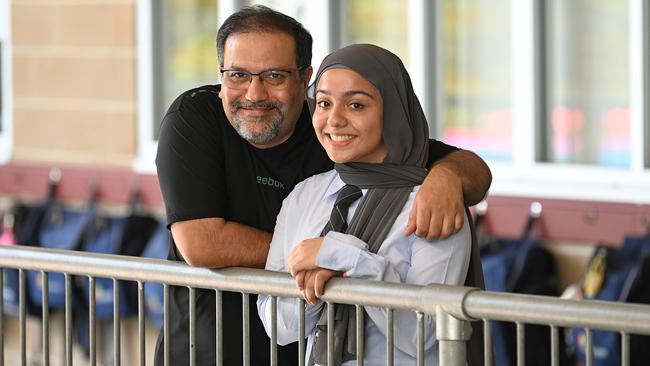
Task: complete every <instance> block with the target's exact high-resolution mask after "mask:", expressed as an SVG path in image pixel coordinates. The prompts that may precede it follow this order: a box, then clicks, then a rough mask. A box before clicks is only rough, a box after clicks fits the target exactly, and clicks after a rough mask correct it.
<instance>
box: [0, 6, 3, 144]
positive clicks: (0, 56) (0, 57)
mask: <svg viewBox="0 0 650 366" xmlns="http://www.w3.org/2000/svg"><path fill="white" fill-rule="evenodd" d="M0 11H1V10H0ZM3 46H4V44H3V43H2V40H0V134H1V133H2V131H3V128H4V126H3V124H2V121H3V120H4V109H3V107H4V103H3V102H4V100H3V98H4V90H3V88H2V87H3V79H2V77H3V76H4V75H2V72H3V64H4V62H3V61H4V59H3V57H4V55H3V51H4V50H3Z"/></svg>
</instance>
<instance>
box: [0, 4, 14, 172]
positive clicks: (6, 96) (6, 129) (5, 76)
mask: <svg viewBox="0 0 650 366" xmlns="http://www.w3.org/2000/svg"><path fill="white" fill-rule="evenodd" d="M9 7H10V4H9V1H8V0H0V164H1V163H4V162H7V161H8V160H9V159H10V157H11V146H12V139H11V134H12V132H11V103H12V102H11V48H10V47H11V45H10V37H9V32H10V22H9V20H10V17H9V15H10V9H9Z"/></svg>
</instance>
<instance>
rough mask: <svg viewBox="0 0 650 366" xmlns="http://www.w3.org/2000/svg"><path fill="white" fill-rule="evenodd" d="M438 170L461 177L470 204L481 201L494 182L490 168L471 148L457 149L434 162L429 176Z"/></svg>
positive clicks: (464, 194) (466, 200)
mask: <svg viewBox="0 0 650 366" xmlns="http://www.w3.org/2000/svg"><path fill="white" fill-rule="evenodd" d="M436 170H447V172H448V173H449V174H452V175H455V176H456V177H458V178H460V182H461V186H462V189H463V197H464V201H465V203H466V204H467V205H468V206H474V205H475V204H477V203H479V202H481V200H482V199H483V198H485V195H487V191H488V189H489V188H490V184H491V183H492V173H491V172H490V168H489V167H488V166H487V164H486V163H485V161H483V159H481V158H480V157H479V156H478V155H476V154H475V153H473V152H471V151H469V150H456V151H454V152H452V153H450V154H448V155H447V156H445V157H444V158H442V159H440V160H438V161H436V162H434V163H433V164H432V165H431V167H430V173H429V176H431V172H434V171H436ZM429 176H428V177H427V178H429Z"/></svg>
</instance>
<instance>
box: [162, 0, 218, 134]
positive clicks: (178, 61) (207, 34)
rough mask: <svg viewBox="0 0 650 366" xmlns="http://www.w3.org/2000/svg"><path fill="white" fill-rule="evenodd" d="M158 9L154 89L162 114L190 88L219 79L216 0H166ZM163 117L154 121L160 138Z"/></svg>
mask: <svg viewBox="0 0 650 366" xmlns="http://www.w3.org/2000/svg"><path fill="white" fill-rule="evenodd" d="M153 4H154V6H156V7H157V8H156V9H155V13H154V19H155V20H154V22H157V23H156V24H155V25H154V28H155V30H156V31H155V32H154V35H155V37H157V39H156V43H155V45H156V49H155V50H154V54H155V55H156V56H155V60H156V62H157V65H156V83H157V84H158V87H156V88H155V92H156V93H157V95H156V103H157V106H156V107H157V109H158V113H160V115H159V117H160V118H162V116H163V115H164V113H165V112H166V111H167V108H169V105H170V104H171V103H172V102H173V101H174V99H176V97H177V96H178V95H179V94H180V93H182V92H183V91H185V90H187V89H191V88H194V87H197V86H201V85H204V84H213V83H215V82H216V80H217V78H218V69H219V68H218V66H217V52H216V45H215V44H216V41H215V39H216V34H217V28H218V26H219V23H218V21H219V20H218V18H217V0H163V1H155V2H153ZM160 118H158V119H157V120H156V121H157V122H155V123H154V126H155V127H154V136H155V138H156V140H157V139H158V125H159V121H160Z"/></svg>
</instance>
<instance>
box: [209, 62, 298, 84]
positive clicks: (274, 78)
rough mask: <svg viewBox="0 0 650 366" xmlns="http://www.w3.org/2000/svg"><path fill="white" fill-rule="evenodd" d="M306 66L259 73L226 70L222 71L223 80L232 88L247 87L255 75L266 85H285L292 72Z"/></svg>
mask: <svg viewBox="0 0 650 366" xmlns="http://www.w3.org/2000/svg"><path fill="white" fill-rule="evenodd" d="M303 69H304V67H299V68H297V69H293V70H264V71H262V72H258V73H252V72H248V71H245V70H224V69H220V70H219V71H221V81H222V82H223V83H224V84H225V85H226V86H227V87H229V88H232V89H246V88H248V86H249V85H250V84H251V80H253V76H257V77H258V78H260V81H261V82H262V83H263V84H264V86H266V87H279V86H282V85H284V84H285V83H286V82H287V80H288V79H289V78H290V77H291V73H292V72H300V71H302V70H303Z"/></svg>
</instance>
